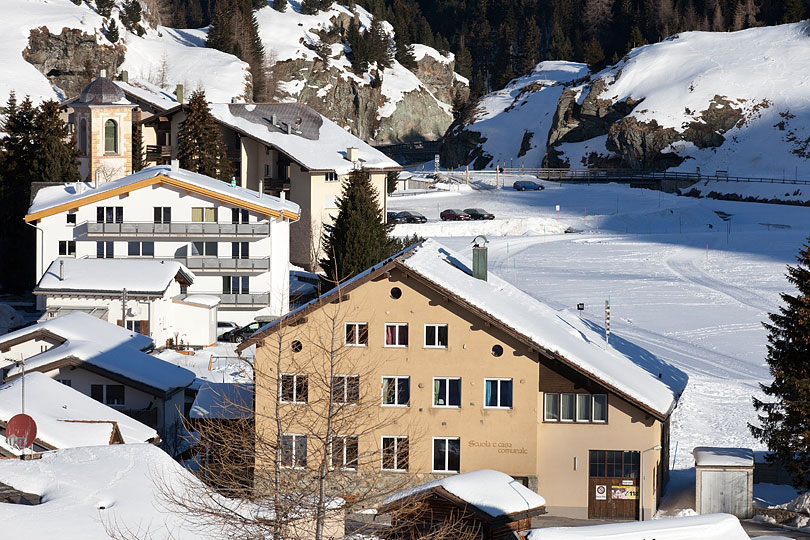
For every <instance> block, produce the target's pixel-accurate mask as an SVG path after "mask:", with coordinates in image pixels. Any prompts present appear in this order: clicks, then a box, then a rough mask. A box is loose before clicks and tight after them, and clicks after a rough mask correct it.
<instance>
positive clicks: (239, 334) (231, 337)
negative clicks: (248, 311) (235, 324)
mask: <svg viewBox="0 0 810 540" xmlns="http://www.w3.org/2000/svg"><path fill="white" fill-rule="evenodd" d="M262 326H263V325H262V323H260V322H258V321H254V322H252V323H250V324H249V325H247V326H242V327H241V328H235V329H233V330H229V331H227V332H225V333H224V334H222V341H230V342H231V343H242V342H243V341H245V340H246V339H247V338H249V337H250V336H251V334H253V332H255V331H256V330H258V329H259V328H261V327H262Z"/></svg>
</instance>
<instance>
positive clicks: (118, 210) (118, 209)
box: [115, 206, 124, 223]
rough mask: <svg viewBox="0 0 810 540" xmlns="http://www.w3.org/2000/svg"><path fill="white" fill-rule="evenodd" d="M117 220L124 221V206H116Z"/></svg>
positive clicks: (117, 221) (118, 221)
mask: <svg viewBox="0 0 810 540" xmlns="http://www.w3.org/2000/svg"><path fill="white" fill-rule="evenodd" d="M115 222H116V223H123V222H124V207H123V206H116V207H115Z"/></svg>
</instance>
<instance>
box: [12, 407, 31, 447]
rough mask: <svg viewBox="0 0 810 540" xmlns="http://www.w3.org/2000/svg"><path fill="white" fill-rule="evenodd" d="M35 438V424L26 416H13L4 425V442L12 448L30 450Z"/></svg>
mask: <svg viewBox="0 0 810 540" xmlns="http://www.w3.org/2000/svg"><path fill="white" fill-rule="evenodd" d="M36 438H37V423H36V422H34V419H33V418H31V417H30V416H28V415H27V414H15V415H14V416H12V417H11V420H9V421H8V424H6V442H8V444H9V445H11V446H13V447H14V448H17V449H19V450H22V449H23V448H30V447H31V446H33V444H34V440H35V439H36Z"/></svg>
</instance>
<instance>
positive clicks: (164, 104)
mask: <svg viewBox="0 0 810 540" xmlns="http://www.w3.org/2000/svg"><path fill="white" fill-rule="evenodd" d="M113 82H114V83H115V84H116V86H118V88H120V89H121V90H123V91H124V94H126V95H127V96H129V97H130V98H134V99H136V100H140V101H143V102H146V103H148V104H149V105H151V106H153V107H154V108H156V109H158V110H162V111H165V110H168V109H171V108H172V107H175V106H176V105H177V104H178V103H177V98H176V97H175V96H174V94H171V93H169V92H166V91H165V90H163V89H162V88H161V87H159V86H157V85H154V84H152V83H150V82H149V81H145V80H143V79H130V80H129V82H124V81H113Z"/></svg>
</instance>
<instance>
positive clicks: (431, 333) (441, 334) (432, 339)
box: [425, 324, 447, 349]
mask: <svg viewBox="0 0 810 540" xmlns="http://www.w3.org/2000/svg"><path fill="white" fill-rule="evenodd" d="M425 347H433V348H437V349H446V348H447V325H446V324H426V325H425Z"/></svg>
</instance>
